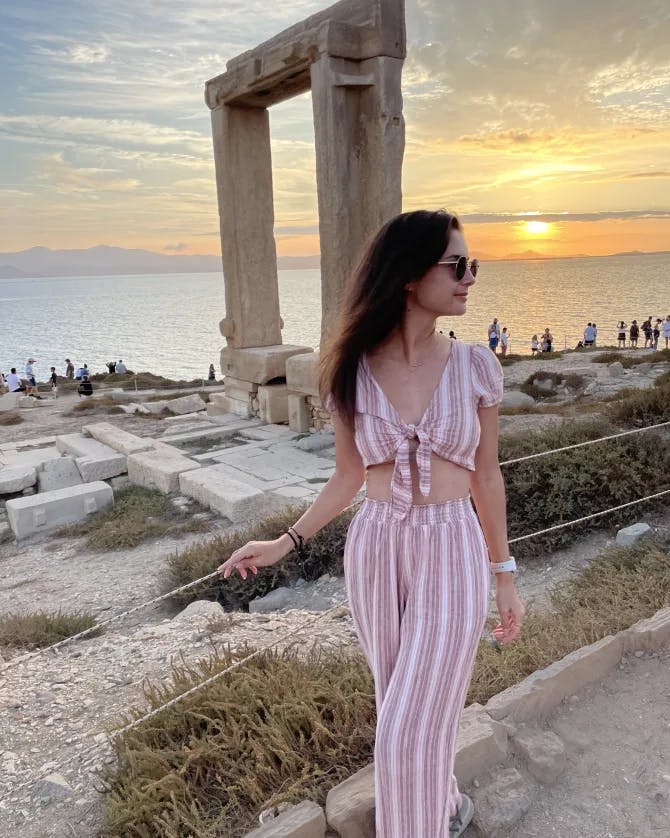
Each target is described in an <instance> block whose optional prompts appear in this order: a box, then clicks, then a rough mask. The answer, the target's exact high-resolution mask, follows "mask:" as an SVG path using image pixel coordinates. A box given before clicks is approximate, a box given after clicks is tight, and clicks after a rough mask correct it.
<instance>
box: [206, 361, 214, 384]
mask: <svg viewBox="0 0 670 838" xmlns="http://www.w3.org/2000/svg"><path fill="white" fill-rule="evenodd" d="M207 380H208V381H216V370H215V369H214V364H210V365H209V372H208V373H207Z"/></svg>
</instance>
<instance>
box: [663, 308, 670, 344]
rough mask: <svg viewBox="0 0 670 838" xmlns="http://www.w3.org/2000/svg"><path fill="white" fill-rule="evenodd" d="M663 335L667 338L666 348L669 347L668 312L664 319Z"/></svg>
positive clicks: (669, 322) (669, 320)
mask: <svg viewBox="0 0 670 838" xmlns="http://www.w3.org/2000/svg"><path fill="white" fill-rule="evenodd" d="M661 335H662V337H664V338H665V348H666V349H668V346H669V345H670V314H668V316H667V317H666V318H665V320H664V321H663V325H662V328H661Z"/></svg>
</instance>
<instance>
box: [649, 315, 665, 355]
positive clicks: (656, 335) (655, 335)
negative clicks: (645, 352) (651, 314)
mask: <svg viewBox="0 0 670 838" xmlns="http://www.w3.org/2000/svg"><path fill="white" fill-rule="evenodd" d="M662 326H663V321H662V320H661V318H660V317H657V318H656V322H655V323H654V330H653V332H652V333H651V334H652V337H653V339H654V346H653V349H654V351H657V350H658V339H659V338H660V336H661V328H662Z"/></svg>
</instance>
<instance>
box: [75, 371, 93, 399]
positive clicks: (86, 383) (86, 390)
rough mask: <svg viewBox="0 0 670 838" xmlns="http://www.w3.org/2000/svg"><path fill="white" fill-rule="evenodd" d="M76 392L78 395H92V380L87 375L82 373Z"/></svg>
mask: <svg viewBox="0 0 670 838" xmlns="http://www.w3.org/2000/svg"><path fill="white" fill-rule="evenodd" d="M77 392H78V393H79V395H80V396H92V395H93V382H92V381H91V380H90V378H89V377H88V375H83V376H82V379H81V384H80V385H79V387H78V388H77Z"/></svg>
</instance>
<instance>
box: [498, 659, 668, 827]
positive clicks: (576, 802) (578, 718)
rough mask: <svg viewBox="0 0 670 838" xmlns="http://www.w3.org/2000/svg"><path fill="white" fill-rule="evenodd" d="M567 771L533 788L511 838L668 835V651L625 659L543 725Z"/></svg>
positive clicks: (569, 701) (563, 706) (562, 706)
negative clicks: (560, 745)
mask: <svg viewBox="0 0 670 838" xmlns="http://www.w3.org/2000/svg"><path fill="white" fill-rule="evenodd" d="M546 727H547V729H549V730H552V731H554V733H556V734H557V735H558V736H559V737H560V738H561V739H562V740H563V742H564V743H565V746H566V750H567V756H568V765H567V769H566V771H565V773H564V774H563V776H562V777H561V778H560V779H559V780H558V781H557V782H556V784H555V785H553V786H544V785H543V786H540V787H539V788H538V790H537V792H536V794H535V796H534V799H533V803H532V806H531V808H530V810H529V811H528V813H527V814H526V816H525V817H524V818H523V820H522V821H521V822H520V823H519V824H518V825H517V827H516V828H515V831H514V836H515V838H554V836H555V838H630V836H635V837H636V838H666V836H668V835H670V648H666V649H665V650H663V651H662V652H661V653H659V654H647V655H644V656H641V657H636V656H626V657H625V658H623V659H622V663H621V664H620V665H619V668H618V669H615V670H614V671H613V672H611V673H610V675H609V676H608V677H607V678H605V679H604V680H603V681H601V682H600V683H598V684H593V685H591V686H590V687H587V688H585V689H584V690H582V691H581V692H579V693H576V694H575V695H574V696H571V698H570V699H569V700H568V701H567V702H566V703H565V704H563V705H561V706H560V707H559V708H558V710H557V711H556V712H555V713H554V714H553V716H552V717H551V718H550V719H549V720H548V721H547V725H546Z"/></svg>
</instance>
